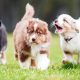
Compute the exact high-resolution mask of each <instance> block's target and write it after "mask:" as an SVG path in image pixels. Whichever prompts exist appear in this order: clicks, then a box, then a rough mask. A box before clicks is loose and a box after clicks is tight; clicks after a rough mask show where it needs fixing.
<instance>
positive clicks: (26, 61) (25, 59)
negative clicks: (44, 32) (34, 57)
mask: <svg viewBox="0 0 80 80" xmlns="http://www.w3.org/2000/svg"><path fill="white" fill-rule="evenodd" d="M19 59H20V60H19V64H20V67H21V68H23V69H29V68H30V65H31V57H30V56H29V55H25V54H21V55H20V56H19Z"/></svg>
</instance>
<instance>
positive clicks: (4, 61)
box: [0, 52, 6, 64]
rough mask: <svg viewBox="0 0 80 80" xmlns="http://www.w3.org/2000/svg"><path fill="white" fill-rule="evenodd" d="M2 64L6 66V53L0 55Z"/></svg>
mask: <svg viewBox="0 0 80 80" xmlns="http://www.w3.org/2000/svg"><path fill="white" fill-rule="evenodd" d="M0 64H6V54H5V53H4V52H1V53H0Z"/></svg>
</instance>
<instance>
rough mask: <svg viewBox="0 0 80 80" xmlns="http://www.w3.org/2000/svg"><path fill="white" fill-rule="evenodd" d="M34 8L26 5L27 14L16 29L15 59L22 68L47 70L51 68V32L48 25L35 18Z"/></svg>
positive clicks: (14, 35) (14, 34) (14, 36)
mask: <svg viewBox="0 0 80 80" xmlns="http://www.w3.org/2000/svg"><path fill="white" fill-rule="evenodd" d="M33 15H34V8H33V6H31V5H30V4H27V5H26V13H25V15H24V17H23V18H22V19H21V21H19V22H18V23H17V25H16V27H15V30H14V33H13V38H14V47H15V57H16V59H18V61H19V63H20V66H21V67H22V68H37V69H41V70H45V69H47V68H48V66H49V63H50V61H49V45H50V32H49V31H48V24H47V23H46V22H45V21H42V20H40V19H38V18H33Z"/></svg>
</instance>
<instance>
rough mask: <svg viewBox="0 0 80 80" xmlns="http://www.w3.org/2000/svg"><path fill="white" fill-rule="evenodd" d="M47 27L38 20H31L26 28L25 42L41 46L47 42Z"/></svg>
mask: <svg viewBox="0 0 80 80" xmlns="http://www.w3.org/2000/svg"><path fill="white" fill-rule="evenodd" d="M47 27H48V25H47V23H46V22H44V21H41V20H39V19H36V18H34V19H31V20H29V21H28V26H27V27H26V32H27V33H26V35H27V39H26V40H27V42H28V43H29V44H43V43H45V42H46V40H47V34H48V28H47Z"/></svg>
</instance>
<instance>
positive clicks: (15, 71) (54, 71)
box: [0, 35, 80, 80]
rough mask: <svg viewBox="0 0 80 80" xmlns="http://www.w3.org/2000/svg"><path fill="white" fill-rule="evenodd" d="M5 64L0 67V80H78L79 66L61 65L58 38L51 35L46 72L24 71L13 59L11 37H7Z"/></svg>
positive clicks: (79, 78)
mask: <svg viewBox="0 0 80 80" xmlns="http://www.w3.org/2000/svg"><path fill="white" fill-rule="evenodd" d="M6 53H7V64H6V65H0V80H80V65H73V64H66V65H62V63H61V60H62V52H61V49H60V46H59V38H58V37H57V36H55V35H52V39H51V47H50V60H51V64H50V67H49V69H48V70H46V71H40V70H33V69H30V70H25V69H21V68H20V67H19V64H18V62H17V61H16V60H15V59H14V49H13V40H12V35H8V48H7V51H6Z"/></svg>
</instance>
